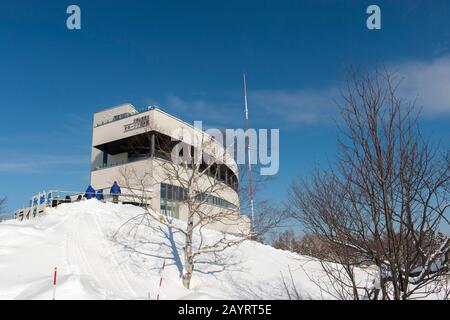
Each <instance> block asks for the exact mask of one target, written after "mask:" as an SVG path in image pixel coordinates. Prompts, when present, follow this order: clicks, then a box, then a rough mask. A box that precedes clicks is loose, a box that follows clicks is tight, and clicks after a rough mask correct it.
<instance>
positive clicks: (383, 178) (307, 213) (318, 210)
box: [290, 68, 450, 299]
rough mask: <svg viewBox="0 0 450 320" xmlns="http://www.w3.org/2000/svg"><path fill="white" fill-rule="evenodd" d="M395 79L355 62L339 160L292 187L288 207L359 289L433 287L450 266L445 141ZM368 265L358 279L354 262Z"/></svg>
mask: <svg viewBox="0 0 450 320" xmlns="http://www.w3.org/2000/svg"><path fill="white" fill-rule="evenodd" d="M399 84H400V82H399V81H396V77H395V74H392V73H390V72H389V71H388V70H386V69H383V68H380V69H377V70H376V71H375V72H374V73H370V72H360V71H357V70H352V72H351V74H350V78H349V80H348V81H347V84H346V88H345V90H344V91H343V93H342V98H343V99H342V100H343V102H341V103H338V105H339V107H340V110H341V113H342V117H343V120H344V126H342V128H341V130H342V132H343V137H342V138H341V139H340V140H339V146H340V154H339V157H338V158H337V160H336V163H335V164H333V165H331V166H330V168H329V169H328V170H324V171H322V172H320V171H317V172H316V173H315V174H313V175H312V176H311V177H310V178H309V179H303V180H302V181H300V182H297V183H294V184H293V186H292V188H291V192H290V212H291V215H292V216H293V217H295V218H296V219H298V220H299V221H300V222H301V223H302V224H303V227H304V228H305V231H306V232H308V233H310V234H312V235H314V236H315V237H317V238H318V239H320V241H321V242H322V243H326V244H327V245H328V248H329V250H328V251H327V252H328V254H327V256H326V257H319V258H320V261H321V263H322V266H323V267H324V270H325V271H326V273H327V274H328V275H329V276H330V277H331V278H333V280H334V281H335V283H339V284H340V288H343V287H346V288H350V293H351V294H350V296H351V297H352V298H354V299H360V298H368V299H409V298H414V296H417V295H429V294H431V293H432V292H433V290H434V289H432V288H434V287H436V285H435V284H436V283H439V282H440V281H443V280H444V279H445V277H448V274H449V255H450V253H449V252H450V237H449V236H448V235H444V234H442V233H440V232H439V230H440V228H441V227H443V226H445V225H447V226H448V225H449V217H448V206H449V153H448V146H445V147H444V148H440V147H439V146H437V145H431V144H430V143H427V142H426V141H425V140H424V139H423V137H422V136H421V134H420V131H419V129H418V123H417V116H418V113H417V112H415V109H414V103H410V102H406V101H405V100H403V99H401V98H399V97H398V96H397V88H398V86H399ZM330 263H337V264H339V265H340V266H342V268H339V270H336V268H333V270H331V269H330V268H331V267H330V266H332V264H330ZM369 266H370V267H371V268H372V269H373V268H375V270H376V272H375V276H374V278H373V281H372V283H369V284H364V283H361V282H358V279H357V277H356V275H355V268H357V267H364V268H366V270H369V268H368V267H369ZM335 291H336V290H335ZM347 297H349V295H347Z"/></svg>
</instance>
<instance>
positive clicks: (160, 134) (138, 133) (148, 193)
mask: <svg viewBox="0 0 450 320" xmlns="http://www.w3.org/2000/svg"><path fill="white" fill-rule="evenodd" d="M205 136H207V137H209V138H208V141H211V143H210V144H208V145H203V144H202V148H203V152H204V154H207V155H209V156H211V157H214V158H216V157H217V158H218V157H222V158H223V160H224V161H222V162H221V163H218V164H214V165H212V166H205V172H206V174H205V175H204V177H203V176H202V177H201V178H200V179H204V181H200V183H199V184H198V189H199V190H196V192H197V195H198V197H199V201H200V199H205V198H206V199H207V201H206V203H207V208H208V210H206V212H211V214H214V213H217V212H220V211H221V210H222V211H227V212H233V214H234V215H235V217H231V216H227V217H225V216H224V218H223V220H222V221H214V222H212V223H210V224H208V225H207V226H205V227H206V228H209V229H215V230H219V231H224V232H229V233H235V234H248V233H249V231H250V220H249V218H248V217H247V216H244V215H240V212H239V204H240V203H239V196H238V192H237V190H238V184H239V179H238V176H239V175H238V167H237V164H236V162H235V161H234V159H233V158H232V157H231V155H229V153H228V152H227V151H226V150H225V149H224V148H223V146H222V145H221V144H219V143H217V142H216V141H215V140H214V139H212V138H211V137H210V136H208V135H207V134H206V133H205V132H203V131H200V130H198V129H196V128H194V127H193V126H192V125H189V124H187V123H186V122H184V121H182V120H180V119H177V118H176V117H174V116H172V115H170V114H167V113H165V112H163V111H161V110H160V109H158V108H156V107H149V108H147V109H145V110H140V111H139V110H137V109H136V108H135V107H134V106H133V105H131V104H123V105H119V106H116V107H113V108H109V109H106V110H103V111H100V112H97V113H95V114H94V123H93V131H92V157H91V174H90V181H91V185H92V186H93V187H94V189H96V190H98V189H103V190H105V193H108V192H109V189H110V187H111V185H112V184H113V182H114V181H117V182H119V184H120V185H121V189H122V196H121V199H120V201H122V202H125V203H126V202H129V203H135V204H140V203H139V202H146V204H147V205H149V206H150V207H151V208H152V209H154V210H155V211H159V212H161V213H162V214H164V215H168V216H172V217H174V218H178V219H181V220H185V221H186V220H187V217H188V208H187V206H186V204H185V202H184V201H183V197H185V190H184V188H183V186H182V185H181V184H182V183H180V181H179V180H177V179H174V177H173V172H172V171H170V172H169V170H168V169H169V168H175V169H176V166H177V164H175V163H173V161H172V159H171V158H170V151H171V150H170V149H171V148H172V147H173V146H174V145H175V144H178V143H180V142H181V141H183V142H184V143H185V144H186V145H190V142H191V141H193V140H192V137H194V138H195V137H197V138H198V139H200V141H205ZM190 148H192V150H194V146H190ZM169 162H170V163H169ZM184 168H186V167H184ZM184 172H185V173H186V172H187V174H189V172H188V170H184ZM211 183H214V184H215V185H216V186H219V187H218V188H217V187H215V188H214V190H215V191H214V194H208V191H207V190H210V189H211V188H209V186H211ZM201 189H204V190H201ZM211 190H212V189H211Z"/></svg>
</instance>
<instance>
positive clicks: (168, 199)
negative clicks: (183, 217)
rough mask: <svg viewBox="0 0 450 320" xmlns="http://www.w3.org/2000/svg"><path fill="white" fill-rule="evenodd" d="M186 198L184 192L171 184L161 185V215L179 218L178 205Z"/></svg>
mask: <svg viewBox="0 0 450 320" xmlns="http://www.w3.org/2000/svg"><path fill="white" fill-rule="evenodd" d="M186 197H187V193H186V191H185V190H184V189H183V188H181V187H177V186H174V185H171V184H166V183H161V213H162V214H164V215H166V216H169V217H174V218H177V219H178V218H179V216H180V213H179V203H180V202H181V201H183V200H185V199H186Z"/></svg>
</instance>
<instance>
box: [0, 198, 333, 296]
mask: <svg viewBox="0 0 450 320" xmlns="http://www.w3.org/2000/svg"><path fill="white" fill-rule="evenodd" d="M142 213H144V211H143V209H142V208H138V207H134V206H131V205H122V204H112V203H101V202H98V201H97V200H95V199H92V200H88V201H82V202H79V203H71V204H62V205H61V206H59V207H57V208H53V209H50V210H48V212H47V214H46V215H44V216H42V217H38V218H35V219H31V220H27V221H23V222H20V221H16V220H9V221H5V222H3V223H1V224H0V299H51V298H52V290H53V286H52V274H53V269H54V267H58V285H57V288H56V298H57V299H155V298H156V294H157V292H158V286H159V276H160V268H161V266H162V263H163V261H164V259H166V267H165V270H164V272H163V278H164V280H163V284H162V287H161V291H160V297H161V299H287V298H288V295H287V292H286V290H285V288H284V285H283V280H282V277H284V278H285V280H286V281H287V282H288V285H290V283H289V282H290V276H289V269H291V271H292V274H293V278H294V279H295V285H296V287H297V290H298V291H299V292H300V293H301V294H302V296H303V297H304V298H323V296H322V295H321V293H320V290H319V288H318V287H317V286H316V285H315V284H314V283H313V282H312V281H310V280H309V277H311V275H316V276H317V277H320V273H321V267H320V265H319V264H318V263H316V262H313V261H311V258H309V257H304V256H301V255H298V254H295V253H292V252H287V251H283V250H278V249H275V248H272V247H270V246H267V245H263V244H260V243H257V242H254V241H250V240H245V241H243V242H242V243H240V244H239V245H237V246H234V247H231V248H228V249H226V250H225V251H224V252H222V253H220V258H221V259H220V261H218V262H214V260H213V256H212V255H211V254H205V255H204V256H202V257H200V261H198V263H197V264H196V266H195V270H194V274H193V278H192V284H191V289H190V290H187V289H185V288H184V287H183V285H182V283H181V279H180V277H181V274H182V262H183V250H182V248H183V241H184V238H183V235H182V234H181V233H180V232H176V231H175V230H174V229H173V228H169V227H167V226H165V225H163V224H161V223H159V222H157V221H155V220H151V221H150V222H148V223H147V224H146V225H144V226H140V227H139V229H138V230H137V232H136V229H132V228H130V224H126V225H125V226H123V227H122V228H120V229H119V227H120V226H121V225H123V224H124V222H126V221H129V219H132V218H133V217H135V216H137V215H139V214H142ZM173 223H174V224H177V225H183V223H184V222H182V221H177V220H174V221H173ZM118 230H119V231H118ZM203 233H204V234H205V235H206V238H210V239H214V238H215V237H217V236H218V235H219V233H218V232H216V231H211V230H203ZM114 235H116V236H114ZM195 241H198V234H197V235H196V236H195V237H194V243H195ZM301 266H303V267H301ZM305 269H307V271H308V275H309V277H308V275H306V274H305ZM325 297H327V296H326V295H325ZM328 298H330V297H328Z"/></svg>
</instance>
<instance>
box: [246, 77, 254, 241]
mask: <svg viewBox="0 0 450 320" xmlns="http://www.w3.org/2000/svg"><path fill="white" fill-rule="evenodd" d="M244 105H245V133H246V136H247V152H248V173H249V178H250V190H249V191H250V210H251V220H250V233H253V220H254V207H253V177H252V161H251V148H250V134H249V132H248V104H247V82H246V79H245V73H244Z"/></svg>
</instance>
